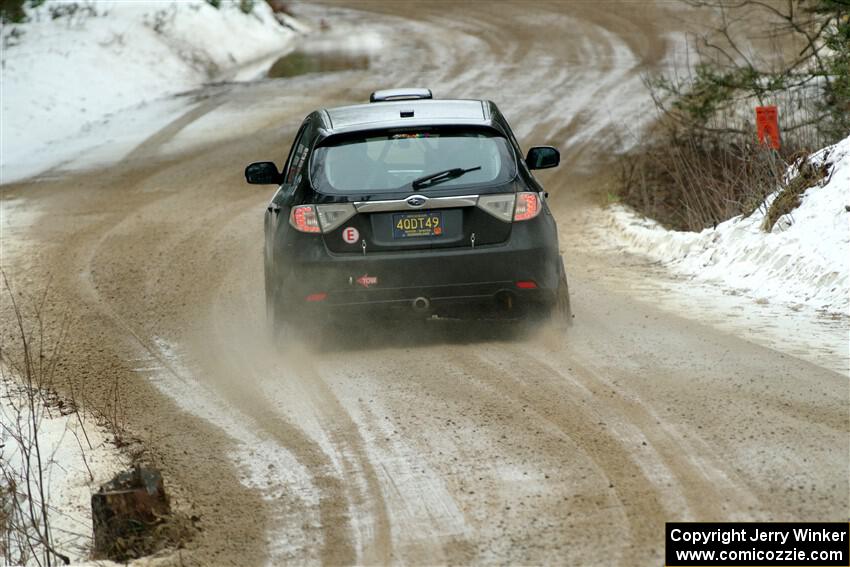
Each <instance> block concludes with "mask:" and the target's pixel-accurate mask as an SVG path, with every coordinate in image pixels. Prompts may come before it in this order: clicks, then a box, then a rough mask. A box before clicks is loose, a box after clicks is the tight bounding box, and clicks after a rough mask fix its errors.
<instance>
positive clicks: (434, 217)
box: [393, 212, 443, 238]
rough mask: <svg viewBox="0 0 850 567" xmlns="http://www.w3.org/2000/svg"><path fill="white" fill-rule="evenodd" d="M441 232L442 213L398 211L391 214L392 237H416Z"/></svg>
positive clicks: (439, 233) (434, 234) (438, 234)
mask: <svg viewBox="0 0 850 567" xmlns="http://www.w3.org/2000/svg"><path fill="white" fill-rule="evenodd" d="M441 234H443V213H440V212H433V213H430V212H429V213H399V214H395V215H393V238H416V237H420V236H440V235H441Z"/></svg>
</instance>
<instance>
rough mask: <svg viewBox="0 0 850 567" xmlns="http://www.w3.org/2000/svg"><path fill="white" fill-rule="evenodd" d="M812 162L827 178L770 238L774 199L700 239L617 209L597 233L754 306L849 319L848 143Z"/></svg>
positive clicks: (804, 199) (778, 225)
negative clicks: (824, 168)
mask: <svg viewBox="0 0 850 567" xmlns="http://www.w3.org/2000/svg"><path fill="white" fill-rule="evenodd" d="M812 159H813V161H814V162H816V163H821V162H823V161H826V162H827V163H832V167H831V170H830V173H829V175H828V176H827V177H826V178H825V179H824V180H823V181H822V182H821V183H820V184H818V185H816V186H814V187H812V188H810V189H808V190H807V191H806V192H805V193H804V195H803V197H802V203H801V205H800V206H799V207H798V208H797V209H796V210H794V211H793V212H792V213H791V214H790V215H786V216H785V217H783V218H781V219H780V220H779V221H778V222H777V223H776V225H775V226H774V228H773V230H772V231H771V232H770V233H767V232H765V231H763V230H762V229H761V224H762V221H763V220H764V215H765V212H766V211H767V209H768V207H769V206H770V203H771V202H772V201H773V199H775V198H776V194H773V195H771V196H770V197H768V198H767V200H766V201H765V202H764V203H763V205H762V206H761V207H760V208H759V209H758V210H757V211H756V212H755V213H753V214H752V215H751V216H749V217H746V218H745V217H740V216H739V217H735V218H733V219H730V220H728V221H726V222H724V223H722V224H719V225H718V226H717V228H715V229H705V230H703V231H702V232H700V233H693V232H677V231H671V230H666V229H665V228H663V227H662V226H661V225H659V224H658V223H656V222H654V221H652V220H649V219H644V218H641V217H640V216H639V215H637V214H636V213H635V212H634V211H632V210H631V209H629V208H628V207H624V206H621V205H615V206H613V207H611V208H610V209H609V212H610V214H609V215H608V218H607V224H606V225H605V226H604V227H602V230H604V231H605V232H607V233H608V234H610V235H613V237H614V239H615V240H616V242H617V243H618V244H619V245H620V246H621V247H622V248H624V249H625V250H627V251H629V252H636V253H639V254H643V255H645V256H648V257H649V258H651V259H653V260H655V261H659V262H661V263H663V264H664V265H666V266H667V267H669V268H670V269H672V270H673V271H674V272H677V273H679V274H682V275H685V276H692V277H693V278H695V279H698V280H702V281H704V282H711V283H717V284H719V285H721V286H723V287H726V288H731V289H734V290H736V291H740V292H743V293H744V294H746V295H748V296H750V297H752V298H754V299H755V300H756V301H757V302H759V303H766V302H771V303H782V304H786V305H788V306H790V307H792V308H793V309H795V310H799V309H802V308H811V309H816V310H818V311H821V312H825V313H828V314H839V315H848V316H850V212H848V211H847V210H846V209H845V207H846V206H850V137H848V138H847V139H845V140H843V141H841V142H840V143H838V144H836V145H835V146H832V147H829V148H825V149H823V150H821V151H820V152H818V153H817V154H815V155H814V156H813V157H812ZM792 173H793V172H789V175H791V174H792ZM845 339H846V337H845Z"/></svg>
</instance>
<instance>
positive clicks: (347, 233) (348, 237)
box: [342, 226, 360, 244]
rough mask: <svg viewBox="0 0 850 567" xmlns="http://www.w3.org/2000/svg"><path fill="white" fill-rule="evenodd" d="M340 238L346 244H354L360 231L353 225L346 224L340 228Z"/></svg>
mask: <svg viewBox="0 0 850 567" xmlns="http://www.w3.org/2000/svg"><path fill="white" fill-rule="evenodd" d="M342 239H343V240H345V242H346V243H348V244H354V243H355V242H357V241H358V240H360V231H359V230H357V229H356V228H354V227H353V226H347V227H345V228H344V229H342Z"/></svg>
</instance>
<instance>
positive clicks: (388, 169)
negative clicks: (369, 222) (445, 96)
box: [310, 130, 516, 193]
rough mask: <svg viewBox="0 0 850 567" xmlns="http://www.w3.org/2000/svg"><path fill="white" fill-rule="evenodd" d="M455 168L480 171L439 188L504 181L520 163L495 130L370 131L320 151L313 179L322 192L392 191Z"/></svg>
mask: <svg viewBox="0 0 850 567" xmlns="http://www.w3.org/2000/svg"><path fill="white" fill-rule="evenodd" d="M454 168H462V169H473V168H480V169H476V170H474V171H469V172H468V173H465V174H464V175H462V176H460V177H457V178H455V179H449V180H445V181H443V182H441V183H439V184H436V185H434V187H439V188H440V189H445V188H450V187H457V186H470V185H472V186H475V185H482V184H501V183H505V182H508V181H510V180H511V179H513V178H514V176H515V175H516V160H515V158H514V155H513V152H512V151H511V147H510V143H509V142H508V141H507V140H506V139H505V138H503V137H501V136H498V135H497V134H496V133H495V132H489V131H456V130H450V131H438V130H422V131H404V132H397V131H396V132H380V133H374V132H371V133H364V135H363V136H362V137H354V138H352V137H347V138H345V139H343V140H340V141H338V142H331V143H330V144H327V145H323V146H319V147H318V148H316V149H315V150H314V152H313V155H312V157H311V165H310V178H311V181H312V183H313V186H314V187H315V188H316V190H317V191H319V192H322V193H364V192H392V191H404V190H412V183H413V182H414V181H415V180H417V179H420V178H422V177H424V176H427V175H432V174H434V173H438V172H441V171H446V170H449V169H454Z"/></svg>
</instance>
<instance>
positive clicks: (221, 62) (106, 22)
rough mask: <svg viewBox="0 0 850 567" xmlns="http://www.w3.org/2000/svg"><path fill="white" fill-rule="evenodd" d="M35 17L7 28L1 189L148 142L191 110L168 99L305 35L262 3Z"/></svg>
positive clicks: (92, 7) (97, 5)
mask: <svg viewBox="0 0 850 567" xmlns="http://www.w3.org/2000/svg"><path fill="white" fill-rule="evenodd" d="M28 14H29V21H28V22H25V23H22V24H8V25H4V26H3V38H2V41H3V56H2V127H1V128H2V129H0V134H2V137H1V138H0V160H1V163H0V167H1V168H2V174H0V175H1V176H2V178H0V182H2V183H8V182H12V181H16V180H20V179H23V178H26V177H29V176H32V175H35V174H38V173H40V172H43V171H45V170H49V169H51V168H52V167H55V166H57V165H60V164H62V163H65V162H69V161H72V160H73V161H76V160H78V159H83V160H85V159H86V158H87V157H88V156H87V155H86V154H89V153H90V152H89V150H92V149H93V148H97V147H98V146H102V145H103V144H104V143H110V142H112V140H110V138H112V137H115V136H120V137H121V138H123V139H126V138H127V137H131V138H133V140H136V141H141V140H144V139H145V138H146V137H147V136H149V135H151V134H153V133H154V132H155V131H156V130H157V129H158V128H160V127H162V126H164V125H165V124H167V123H168V122H169V121H171V120H173V119H174V118H176V117H177V116H179V115H180V114H181V113H182V112H184V111H185V110H186V107H187V106H188V105H189V104H190V102H191V101H188V100H185V101H173V100H171V101H164V100H163V99H164V98H165V97H168V96H169V95H173V94H175V93H179V92H183V91H187V90H190V89H193V88H196V87H198V86H200V85H201V84H202V83H204V82H205V81H209V80H211V79H216V78H221V77H227V76H229V75H230V74H233V73H235V72H236V70H237V69H240V68H244V67H247V66H250V64H251V63H252V62H255V61H257V60H259V59H262V58H264V57H269V56H270V55H273V54H279V53H283V52H285V51H286V50H288V49H289V48H291V46H292V43H293V39H294V38H295V37H296V36H297V33H298V32H299V31H305V28H304V27H303V26H301V24H299V23H298V22H297V21H295V20H293V19H292V18H289V17H288V16H286V15H284V14H275V13H273V12H272V10H271V8H270V7H269V5H268V4H267V3H266V2H264V1H256V2H254V3H253V5H252V9H251V11H250V13H245V12H243V11H242V9H240V3H239V2H227V1H224V2H221V5H220V7H219V8H214V7H213V6H211V5H210V4H208V3H207V2H205V1H203V0H185V1H179V2H178V1H175V0H172V1H168V2H153V1H144V2H121V1H97V2H93V1H87V2H72V3H67V2H66V3H62V2H59V1H58V0H57V1H54V0H51V1H48V2H46V3H44V4H42V5H41V6H39V7H37V8H32V9H29V11H28ZM152 103H158V104H156V105H153V106H152ZM125 113H126V114H138V115H139V116H141V117H142V119H141V120H132V121H130V123H129V124H128V121H127V117H126V116H123V114H125ZM110 122H114V123H115V125H114V127H113V128H104V125H105V124H107V123H110ZM101 153H102V152H101ZM116 157H119V156H116Z"/></svg>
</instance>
